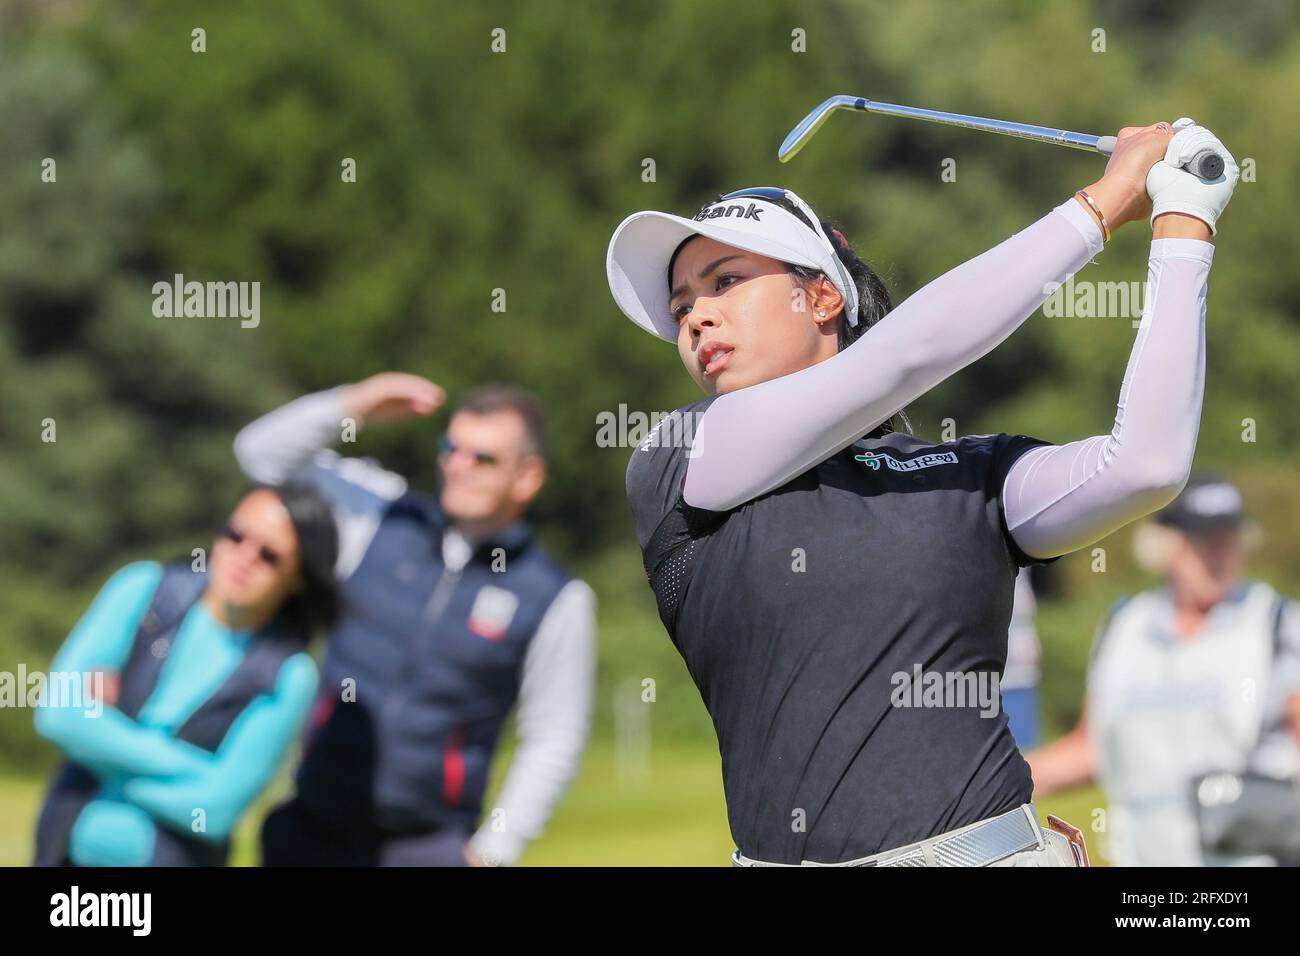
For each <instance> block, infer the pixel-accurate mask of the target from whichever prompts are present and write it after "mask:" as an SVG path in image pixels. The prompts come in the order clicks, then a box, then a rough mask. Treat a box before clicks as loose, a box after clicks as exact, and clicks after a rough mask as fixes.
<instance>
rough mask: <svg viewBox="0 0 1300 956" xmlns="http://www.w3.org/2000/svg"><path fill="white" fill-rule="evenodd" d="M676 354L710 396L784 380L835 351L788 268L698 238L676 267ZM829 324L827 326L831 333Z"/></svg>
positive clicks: (684, 250) (673, 283) (832, 338)
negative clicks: (779, 379) (782, 378)
mask: <svg viewBox="0 0 1300 956" xmlns="http://www.w3.org/2000/svg"><path fill="white" fill-rule="evenodd" d="M670 288H671V289H672V291H673V293H674V294H673V297H672V299H671V301H670V302H669V308H670V309H671V310H672V313H673V317H674V318H675V319H676V320H677V322H678V327H677V351H678V353H679V354H680V355H681V359H682V364H683V365H685V366H686V370H687V371H688V372H690V374H691V377H692V378H694V379H695V381H696V382H698V383H699V385H700V387H701V388H702V389H703V390H704V391H705V392H706V393H709V394H718V395H721V394H725V393H726V392H733V391H735V390H736V389H740V388H745V387H747V386H750V385H756V384H758V383H759V382H766V381H768V380H770V379H773V378H779V377H781V376H782V375H789V374H790V373H791V372H796V371H798V370H799V369H801V368H807V367H808V366H810V365H815V364H816V363H817V362H820V361H822V360H823V359H825V358H827V357H829V356H830V355H833V354H834V353H835V351H836V348H837V345H836V339H835V332H834V329H833V328H832V327H824V326H819V325H818V324H817V323H816V322H814V321H813V318H812V310H811V309H810V308H809V307H808V306H807V304H806V301H805V295H804V293H803V289H802V287H801V286H800V285H799V284H798V282H797V281H796V280H795V277H794V276H793V275H792V274H791V273H790V271H789V269H788V268H787V266H786V265H785V263H783V262H780V261H779V260H777V259H772V258H770V257H768V256H762V255H759V254H758V253H754V252H746V251H744V250H743V249H737V248H735V247H733V246H727V245H723V244H722V243H720V242H718V241H716V240H714V239H708V238H705V237H704V236H699V237H697V238H695V239H692V240H691V241H690V242H688V243H686V245H685V246H683V247H682V249H681V252H679V253H678V255H677V259H676V261H675V262H674V263H673V274H672V276H671V286H670ZM833 325H834V323H828V326H833Z"/></svg>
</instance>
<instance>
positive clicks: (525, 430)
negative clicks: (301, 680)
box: [235, 372, 595, 866]
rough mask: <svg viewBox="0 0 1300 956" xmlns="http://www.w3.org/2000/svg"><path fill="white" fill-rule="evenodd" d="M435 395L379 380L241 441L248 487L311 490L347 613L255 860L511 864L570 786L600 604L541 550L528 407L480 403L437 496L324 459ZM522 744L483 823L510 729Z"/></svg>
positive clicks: (310, 405)
mask: <svg viewBox="0 0 1300 956" xmlns="http://www.w3.org/2000/svg"><path fill="white" fill-rule="evenodd" d="M445 398H446V396H445V394H444V393H443V391H442V389H441V388H439V387H438V386H437V385H435V384H434V383H432V382H430V381H428V380H427V379H424V378H421V377H419V376H416V375H408V374H405V373H400V372H385V373H381V374H379V375H375V376H373V377H371V378H368V379H366V380H364V381H361V382H358V383H356V384H353V385H345V386H341V387H339V388H335V389H331V390H329V391H325V392H319V393H316V394H313V395H307V396H305V397H303V398H299V399H297V400H296V401H293V402H290V403H289V404H288V405H285V406H284V407H283V408H280V409H277V410H276V411H273V412H271V413H270V414H268V415H266V416H264V417H262V418H260V419H258V420H257V421H255V422H253V423H252V424H251V425H248V426H247V427H246V428H244V429H243V431H241V432H240V433H239V435H238V437H237V438H236V439H235V455H236V457H237V458H238V460H239V463H240V466H241V467H242V468H243V470H244V471H245V472H246V473H247V474H248V476H249V477H250V478H253V479H255V480H257V481H262V482H267V483H278V482H281V481H284V480H287V479H289V478H291V477H293V478H296V479H298V480H303V481H307V482H310V483H311V484H313V485H315V486H316V487H317V488H319V489H320V490H321V491H322V492H323V493H324V494H325V495H326V497H327V499H328V500H329V502H330V504H331V507H332V508H333V510H334V514H335V517H336V519H337V521H338V524H339V561H338V566H337V573H338V578H339V582H340V587H341V590H342V596H343V608H342V615H341V618H340V621H339V624H338V626H337V627H336V628H335V630H334V631H333V633H332V634H331V635H330V639H329V644H328V650H327V653H326V657H325V661H324V664H323V667H322V674H321V697H320V699H319V701H318V702H317V706H316V710H315V712H314V714H313V717H312V721H311V725H310V727H309V730H308V733H307V739H306V741H305V745H304V754H303V760H302V766H301V768H300V769H299V771H298V778H297V792H296V794H295V796H294V798H293V799H292V800H290V801H289V802H288V803H286V804H284V805H282V806H281V807H279V808H277V809H276V810H275V811H273V812H272V813H271V814H270V816H268V817H267V820H266V823H265V824H264V826H263V829H262V851H263V862H264V863H265V864H267V865H272V866H275V865H300V866H329V865H343V866H349V865H350V866H370V865H377V866H459V865H465V864H467V863H468V864H471V865H478V864H487V865H492V866H495V865H509V864H511V863H513V862H515V861H516V860H517V859H518V857H519V855H520V854H521V853H522V851H523V849H524V847H525V845H526V844H527V843H528V841H530V840H532V839H534V838H536V837H537V836H538V835H540V834H541V832H542V829H543V827H544V825H545V823H546V820H547V819H548V817H549V816H550V814H551V812H552V810H553V809H554V807H555V805H556V803H557V801H558V800H559V798H560V796H561V795H562V793H563V792H564V790H565V788H566V787H567V786H568V784H569V782H570V781H571V780H572V778H573V776H574V774H575V772H576V770H577V767H578V763H579V759H580V757H581V753H582V749H583V747H584V745H585V743H586V738H587V731H588V727H589V723H590V710H591V692H592V683H593V677H594V670H595V597H594V595H593V594H592V591H591V589H590V588H589V587H587V585H586V584H585V583H583V582H582V581H580V580H578V579H576V578H573V577H570V576H569V575H568V574H567V573H566V572H565V571H564V570H563V569H562V568H560V567H559V566H558V565H557V564H555V563H554V562H553V561H551V560H550V559H549V558H548V557H547V556H546V555H545V554H544V553H543V552H542V551H541V549H540V548H539V547H538V546H537V545H536V544H535V543H534V541H533V537H532V533H531V528H530V525H529V523H528V521H527V520H526V518H525V515H526V512H527V510H528V507H529V504H530V503H531V502H532V501H533V499H534V498H535V497H536V495H537V493H538V492H539V491H540V490H541V488H542V485H543V484H544V482H545V479H546V464H545V458H544V451H545V449H544V440H545V439H544V423H543V416H542V412H541V408H540V406H539V405H538V403H537V402H536V400H535V399H533V398H532V396H530V395H529V394H528V393H527V392H524V391H522V390H520V389H517V388H514V387H511V386H500V385H497V386H485V387H482V388H478V389H475V390H473V391H471V392H469V393H468V394H467V395H466V396H465V398H464V399H463V401H461V403H460V404H459V405H458V406H457V408H456V409H455V411H454V413H453V415H452V417H451V420H450V422H449V424H448V428H447V432H446V434H444V435H443V436H442V438H441V440H440V446H439V455H438V464H439V472H440V474H441V478H442V481H441V490H440V492H439V494H438V495H436V496H433V495H426V494H423V493H420V492H417V491H413V490H411V489H410V488H408V486H407V482H406V480H405V479H404V478H402V477H401V476H399V475H396V474H394V473H392V472H389V471H385V470H384V469H383V468H381V467H380V466H379V465H378V464H377V463H375V462H374V461H373V460H370V459H358V458H345V457H342V456H340V455H339V454H337V453H336V452H335V451H333V450H331V449H330V446H331V445H333V444H335V443H336V442H339V441H340V440H342V439H343V438H345V437H349V436H350V435H351V434H352V433H353V432H354V431H355V429H357V428H359V427H361V426H362V425H363V424H378V423H386V422H396V421H401V420H404V419H407V418H410V417H413V416H427V415H432V414H433V413H434V412H435V411H437V410H438V408H440V407H441V406H442V404H443V403H444V401H445ZM512 708H514V709H515V711H516V728H517V733H518V737H519V744H518V748H517V750H516V753H515V755H514V758H513V760H512V762H511V765H510V768H509V772H508V774H507V776H506V780H505V783H504V785H503V787H502V790H501V793H500V796H499V798H498V800H497V801H496V803H497V805H496V806H495V807H491V808H489V809H488V812H486V813H485V812H484V809H485V808H484V806H483V800H484V797H485V792H486V790H487V785H488V772H489V768H490V766H491V762H492V754H493V751H494V749H495V748H496V744H497V741H498V738H499V737H500V733H501V729H502V726H503V724H504V722H505V719H506V716H507V714H508V713H509V712H510V710H511V709H512Z"/></svg>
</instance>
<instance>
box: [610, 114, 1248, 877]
mask: <svg viewBox="0 0 1300 956" xmlns="http://www.w3.org/2000/svg"><path fill="white" fill-rule="evenodd" d="M1207 146H1208V147H1213V148H1215V149H1217V150H1218V151H1219V152H1220V153H1221V154H1222V155H1223V157H1224V159H1225V163H1226V167H1227V168H1226V169H1225V172H1224V175H1223V176H1221V177H1219V178H1218V179H1217V180H1212V181H1203V180H1201V179H1199V178H1197V177H1196V176H1195V175H1193V174H1192V173H1189V172H1187V171H1185V170H1183V169H1182V168H1180V167H1181V164H1182V163H1183V162H1185V161H1186V160H1187V159H1189V158H1190V157H1191V156H1193V155H1194V154H1195V153H1197V152H1198V151H1199V150H1201V149H1203V148H1206V147H1207ZM1238 175H1239V173H1238V169H1237V166H1236V163H1235V162H1234V161H1233V160H1232V157H1231V156H1230V154H1229V153H1228V151H1227V150H1226V149H1224V147H1223V144H1222V143H1221V142H1219V140H1218V139H1217V137H1215V136H1214V134H1213V133H1211V132H1210V131H1209V130H1207V129H1205V128H1203V127H1200V126H1197V125H1196V124H1195V123H1194V122H1193V121H1192V120H1190V119H1187V118H1184V119H1180V120H1179V121H1178V122H1177V123H1175V124H1173V126H1172V127H1171V126H1170V124H1168V123H1158V124H1154V125H1151V126H1144V127H1126V128H1125V129H1122V130H1120V132H1119V143H1118V145H1117V147H1116V149H1115V152H1114V154H1113V155H1112V156H1111V158H1110V161H1109V162H1108V163H1107V165H1106V171H1105V174H1104V175H1103V176H1102V178H1101V179H1100V180H1098V181H1097V182H1095V183H1092V184H1091V185H1089V186H1087V187H1085V188H1084V189H1082V190H1079V191H1078V192H1077V193H1076V194H1075V195H1074V196H1072V197H1070V198H1069V199H1067V200H1066V201H1065V202H1064V203H1062V204H1061V205H1059V206H1057V207H1056V208H1055V209H1053V210H1052V211H1051V212H1049V213H1048V214H1047V215H1045V216H1044V217H1043V218H1042V219H1040V220H1038V221H1037V222H1035V223H1033V224H1031V225H1029V226H1028V227H1026V228H1025V229H1023V230H1021V231H1020V232H1018V233H1016V234H1015V235H1013V236H1011V237H1010V238H1008V239H1006V240H1005V241H1003V242H1001V243H999V244H998V245H996V246H994V247H993V248H991V249H989V250H988V251H987V252H985V253H983V254H982V255H979V256H977V257H975V258H974V259H972V260H971V261H969V262H966V263H964V264H962V265H960V266H958V267H957V268H955V269H953V270H952V271H951V272H948V273H946V274H945V275H943V276H940V277H939V278H938V279H935V280H934V281H933V282H931V283H930V284H929V285H927V286H925V287H924V288H922V289H921V290H920V291H918V292H916V293H915V294H913V295H912V296H911V297H910V298H909V299H908V300H907V301H906V302H904V303H903V304H902V305H900V306H899V307H898V308H896V309H892V310H891V307H890V301H889V297H888V294H887V292H886V290H885V288H884V286H883V284H882V283H881V281H880V279H879V278H878V277H877V276H876V274H875V273H874V272H873V271H872V270H871V268H870V267H869V266H868V265H867V264H866V263H864V262H863V261H862V260H861V259H859V258H858V256H857V255H856V254H855V253H854V252H853V248H852V246H851V245H850V244H849V242H848V241H847V240H846V239H845V237H844V235H843V234H842V233H841V232H840V231H839V230H838V229H836V228H835V227H834V226H833V225H832V224H831V223H829V222H826V221H822V220H820V219H819V218H818V217H817V215H816V214H815V213H814V212H813V211H812V209H810V208H809V206H808V204H807V203H805V202H804V201H803V200H801V199H800V198H799V197H798V196H796V195H795V194H794V193H792V192H790V191H789V190H782V189H775V188H767V187H763V188H755V189H745V190H740V191H738V192H734V193H730V194H728V195H725V196H722V197H720V198H719V199H716V200H714V201H713V202H711V203H709V204H708V205H706V206H705V207H704V208H703V209H702V210H700V212H699V213H698V214H697V215H695V216H694V217H693V218H690V219H687V218H683V217H678V216H673V215H669V214H667V213H663V212H640V213H636V214H635V215H632V216H630V217H628V218H627V219H626V220H625V221H624V222H623V223H622V224H621V225H620V226H619V227H618V229H617V231H616V232H615V233H614V237H613V239H612V240H611V242H610V246H609V252H608V258H607V262H606V268H607V272H608V277H609V282H610V287H611V289H612V291H613V295H614V298H615V300H616V301H617V303H618V305H619V308H621V309H622V310H623V311H624V312H625V313H627V315H628V316H629V317H630V318H631V319H632V320H633V321H634V322H636V323H637V324H638V325H640V326H641V327H642V328H644V329H646V330H647V331H649V332H652V333H653V334H655V335H657V336H659V337H660V338H662V339H666V340H668V341H669V342H676V343H677V349H678V352H679V353H680V355H681V359H682V363H683V364H684V365H685V366H686V370H687V371H688V372H689V373H690V375H691V377H692V378H693V379H695V381H696V382H697V383H698V384H699V386H700V387H701V388H702V389H703V390H704V392H705V393H706V396H705V398H703V399H701V400H699V401H696V402H693V403H691V404H689V405H686V406H685V407H683V408H681V409H678V410H677V411H676V412H674V413H673V414H672V415H671V416H668V417H667V418H666V419H664V420H663V421H662V422H661V423H660V426H659V427H658V428H657V429H656V431H655V432H653V433H652V434H651V435H650V437H649V438H647V439H646V441H645V442H643V443H642V445H641V446H640V447H638V448H637V449H636V450H634V451H633V452H632V454H631V458H630V461H629V463H628V470H627V491H628V497H629V500H630V503H631V506H632V512H633V516H634V519H635V524H636V534H637V540H638V542H639V544H640V545H641V548H642V552H643V557H644V561H645V566H646V571H647V574H648V576H649V578H650V581H651V586H652V587H653V589H654V593H655V597H656V599H657V602H658V607H659V614H660V617H661V619H662V621H663V623H664V625H665V627H666V628H667V630H668V633H669V635H670V636H671V638H672V640H673V642H674V643H675V644H676V646H677V648H678V650H679V651H680V653H681V654H682V656H683V658H684V659H685V661H686V665H687V668H688V669H689V671H690V673H691V676H692V678H693V679H694V681H695V683H696V685H697V686H698V687H699V690H700V694H701V695H702V697H703V699H704V703H705V706H706V707H707V708H708V711H709V714H710V715H711V717H712V719H713V724H714V727H715V729H716V731H717V734H718V744H719V749H720V751H721V756H722V776H723V786H724V790H725V793H726V799H727V812H728V818H729V821H730V826H731V833H732V837H733V838H734V840H735V843H736V846H737V851H736V853H735V854H734V855H733V857H732V862H733V863H734V864H737V865H763V864H774V865H798V864H804V865H880V866H886V865H900V866H924V865H973V866H987V865H994V866H1018V865H1034V866H1076V865H1085V862H1086V854H1085V852H1084V849H1083V846H1082V839H1081V838H1080V837H1079V836H1078V835H1077V831H1073V828H1071V827H1068V825H1065V824H1063V823H1062V822H1061V821H1054V820H1049V827H1042V826H1040V824H1039V822H1038V819H1037V814H1036V811H1035V809H1034V807H1033V806H1032V805H1031V804H1030V802H1029V801H1030V797H1031V793H1032V789H1033V787H1032V783H1031V780H1030V774H1029V768H1028V765H1027V764H1026V763H1025V761H1024V760H1023V759H1022V758H1021V756H1020V753H1019V751H1018V750H1017V749H1016V745H1015V742H1014V741H1013V739H1012V737H1011V733H1010V732H1009V730H1008V729H1007V720H1006V717H1005V715H1003V714H1002V713H1001V712H1000V708H999V707H998V704H997V695H996V679H997V677H998V675H1000V674H1001V672H1002V669H1003V667H1004V664H1005V658H1006V643H1007V626H1008V621H1009V618H1010V614H1011V597H1012V588H1013V584H1014V581H1015V576H1016V572H1017V568H1018V567H1020V566H1024V565H1026V564H1030V563H1032V562H1035V561H1044V560H1048V559H1051V558H1054V557H1056V556H1059V555H1062V554H1065V553H1067V552H1070V551H1073V550H1075V549H1077V548H1080V547H1083V546H1084V545H1087V544H1090V543H1091V542H1093V541H1096V540H1097V539H1099V538H1101V537H1103V536H1105V535H1107V534H1110V533H1111V532H1112V531H1114V530H1116V529H1117V528H1119V527H1121V526H1122V525H1124V524H1126V523H1128V522H1130V521H1133V520H1134V519H1136V518H1139V517H1141V516H1143V515H1146V514H1148V513H1149V512H1152V511H1154V510H1156V509H1157V508H1159V507H1161V506H1163V505H1165V504H1167V503H1168V502H1169V501H1171V500H1172V499H1173V498H1174V496H1175V495H1176V494H1177V493H1178V491H1179V490H1180V489H1181V488H1182V486H1183V485H1184V483H1185V482H1186V480H1187V477H1188V475H1189V473H1190V468H1191V463H1192V457H1193V452H1194V450H1195V447H1196V434H1197V428H1198V425H1199V420H1200V410H1201V396H1202V390H1203V379H1204V368H1205V331H1204V329H1205V295H1206V284H1207V278H1208V274H1209V271H1210V264H1211V261H1212V259H1213V254H1214V247H1213V245H1212V244H1211V241H1210V240H1211V237H1212V236H1213V235H1214V234H1215V231H1216V229H1215V222H1216V220H1217V218H1218V216H1219V214H1220V213H1221V212H1222V211H1223V209H1224V207H1225V206H1226V204H1227V202H1228V199H1229V197H1230V196H1231V194H1232V190H1233V188H1234V186H1235V185H1236V182H1237V179H1238ZM1148 216H1149V217H1150V222H1151V224H1152V228H1153V241H1152V243H1151V254H1150V262H1149V278H1150V285H1149V293H1148V296H1147V300H1146V303H1145V308H1144V311H1143V315H1142V321H1141V325H1140V327H1139V329H1138V331H1137V336H1136V341H1135V344H1134V346H1133V350H1132V354H1131V356H1130V358H1129V361H1128V368H1127V370H1126V372H1125V375H1124V379H1123V386H1122V388H1121V390H1120V395H1119V406H1118V411H1117V413H1116V417H1115V424H1114V429H1113V430H1112V431H1111V433H1110V434H1108V435H1098V436H1096V437H1092V438H1084V439H1082V440H1079V441H1074V442H1070V443H1069V444H1065V445H1060V446H1056V445H1051V444H1049V443H1047V442H1044V441H1041V440H1038V439H1034V438H1027V437H1024V436H1022V435H1008V434H994V435H974V436H968V437H964V438H960V439H957V440H956V441H950V442H945V443H941V444H940V443H935V442H932V441H928V440H926V439H923V438H921V437H918V436H915V435H911V434H904V433H900V432H898V431H896V430H894V428H893V427H892V426H891V418H892V417H893V416H894V415H896V414H897V413H898V412H899V411H900V410H901V409H902V408H903V407H904V406H905V405H906V404H907V403H908V402H911V401H912V400H914V399H916V398H917V397H918V396H920V395H922V394H923V393H925V392H926V391H927V390H929V389H931V388H933V387H934V386H935V385H937V384H939V383H940V382H942V381H943V380H944V379H945V378H947V377H948V376H949V375H952V374H953V373H954V372H956V371H957V370H958V369H960V368H962V367H964V366H966V365H968V364H970V363H971V362H973V361H975V360H976V359H978V358H980V357H981V356H982V355H985V354H986V353H987V352H989V351H990V350H991V349H992V348H994V347H995V346H996V345H997V344H998V343H999V342H1001V341H1003V340H1004V339H1005V338H1007V336H1009V335H1010V334H1011V333H1012V332H1013V331H1015V329H1016V327H1017V326H1019V325H1020V324H1021V323H1022V322H1023V321H1024V320H1025V319H1026V318H1028V317H1029V316H1030V315H1031V314H1032V313H1033V312H1034V311H1035V310H1036V309H1037V308H1038V307H1039V306H1040V305H1041V304H1042V302H1043V301H1044V300H1045V299H1046V298H1047V296H1048V294H1049V293H1050V292H1051V291H1052V290H1053V289H1054V288H1055V287H1056V286H1057V285H1058V284H1060V283H1063V282H1064V281H1065V280H1066V278H1067V277H1069V276H1070V275H1071V274H1073V273H1074V272H1076V271H1077V270H1079V269H1080V268H1081V267H1082V266H1083V265H1084V264H1085V263H1087V262H1088V261H1089V259H1091V258H1092V257H1093V256H1094V255H1096V254H1097V253H1098V252H1099V251H1100V250H1101V249H1102V247H1103V244H1104V242H1105V240H1107V239H1109V237H1110V234H1111V233H1112V232H1113V231H1114V230H1115V229H1118V228H1119V227H1120V226H1122V225H1123V224H1125V223H1127V222H1130V221H1134V220H1140V219H1146V218H1147V217H1148ZM1080 334H1089V333H1088V332H1087V331H1086V330H1083V329H1080ZM1116 371H1118V369H1117V370H1116ZM936 681H938V683H937V684H936ZM990 683H991V684H992V688H993V692H992V699H991V701H990V700H989V699H988V697H989V694H988V693H986V691H987V690H988V688H989V685H990ZM936 687H938V693H934V690H935V688H936ZM963 692H965V693H963ZM1058 830H1059V832H1058ZM1068 831H1073V834H1074V835H1073V837H1067V836H1066V835H1064V834H1065V833H1067V832H1068Z"/></svg>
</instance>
